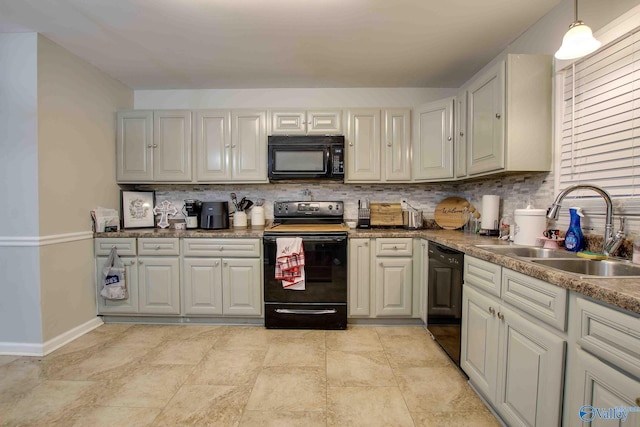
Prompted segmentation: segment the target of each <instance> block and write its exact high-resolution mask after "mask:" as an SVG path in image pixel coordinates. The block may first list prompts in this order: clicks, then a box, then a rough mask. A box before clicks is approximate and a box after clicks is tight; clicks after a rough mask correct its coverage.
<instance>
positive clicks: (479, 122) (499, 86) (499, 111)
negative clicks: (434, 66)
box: [467, 62, 505, 175]
mask: <svg viewBox="0 0 640 427" xmlns="http://www.w3.org/2000/svg"><path fill="white" fill-rule="evenodd" d="M504 68H505V64H504V62H499V63H498V64H496V65H495V66H494V67H492V68H490V69H489V70H487V71H486V72H485V73H484V74H483V75H481V76H480V77H478V78H477V79H476V80H474V81H473V82H472V83H471V84H470V85H469V88H468V90H467V93H468V97H469V98H468V101H469V104H468V108H469V115H468V118H467V119H468V126H467V129H468V132H469V140H468V142H469V147H468V150H469V153H468V161H469V174H471V175H473V174H478V173H481V172H490V171H494V170H499V169H504V130H505V117H504V90H505V80H504Z"/></svg>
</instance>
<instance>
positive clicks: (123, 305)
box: [96, 256, 138, 314]
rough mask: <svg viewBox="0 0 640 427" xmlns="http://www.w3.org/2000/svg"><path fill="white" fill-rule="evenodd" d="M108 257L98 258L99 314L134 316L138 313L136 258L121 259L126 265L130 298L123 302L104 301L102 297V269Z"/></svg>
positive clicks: (125, 270) (126, 279)
mask: <svg viewBox="0 0 640 427" xmlns="http://www.w3.org/2000/svg"><path fill="white" fill-rule="evenodd" d="M108 258H109V257H107V256H99V257H96V273H97V274H96V276H97V277H96V284H97V288H96V291H97V297H98V314H109V313H120V314H134V313H137V312H138V263H137V261H136V258H135V257H120V259H121V260H122V262H123V263H124V275H125V281H126V283H127V291H128V292H129V298H127V299H123V300H109V299H104V298H103V297H102V296H101V295H100V290H101V289H102V268H103V267H104V264H105V263H106V262H107V259H108Z"/></svg>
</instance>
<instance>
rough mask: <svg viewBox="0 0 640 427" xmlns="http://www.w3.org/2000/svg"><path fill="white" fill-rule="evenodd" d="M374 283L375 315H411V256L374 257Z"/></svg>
mask: <svg viewBox="0 0 640 427" xmlns="http://www.w3.org/2000/svg"><path fill="white" fill-rule="evenodd" d="M375 284H376V285H375V286H376V316H411V308H412V299H411V296H412V290H413V260H412V259H411V258H381V257H378V258H376V277H375Z"/></svg>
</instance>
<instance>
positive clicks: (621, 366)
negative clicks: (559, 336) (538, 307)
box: [564, 292, 640, 427]
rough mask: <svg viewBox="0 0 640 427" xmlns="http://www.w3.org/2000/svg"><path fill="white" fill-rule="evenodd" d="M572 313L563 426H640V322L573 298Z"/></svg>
mask: <svg viewBox="0 0 640 427" xmlns="http://www.w3.org/2000/svg"><path fill="white" fill-rule="evenodd" d="M569 307H570V310H569V317H570V319H571V321H570V323H569V342H570V344H571V347H570V348H571V350H570V351H569V354H568V357H567V386H566V391H565V402H564V425H566V426H570V427H573V426H583V427H586V426H605V425H606V426H609V425H616V426H636V427H637V426H640V410H639V409H638V407H640V317H639V316H638V315H637V314H636V313H630V312H624V311H622V310H619V309H616V308H612V307H608V306H606V305H604V304H601V303H598V302H595V301H592V300H590V299H588V298H586V297H583V296H580V295H578V294H576V293H574V292H571V295H570V301H569ZM622 410H626V411H627V412H626V414H625V416H626V419H625V420H624V421H623V420H622V418H621V417H622V416H623V411H622Z"/></svg>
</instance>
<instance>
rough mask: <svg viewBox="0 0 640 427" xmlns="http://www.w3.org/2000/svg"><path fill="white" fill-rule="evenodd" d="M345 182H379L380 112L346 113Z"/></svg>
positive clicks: (356, 111) (355, 111) (360, 111)
mask: <svg viewBox="0 0 640 427" xmlns="http://www.w3.org/2000/svg"><path fill="white" fill-rule="evenodd" d="M346 151H347V171H346V176H345V181H380V178H381V169H380V110H350V111H349V112H348V113H347V150H346Z"/></svg>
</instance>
